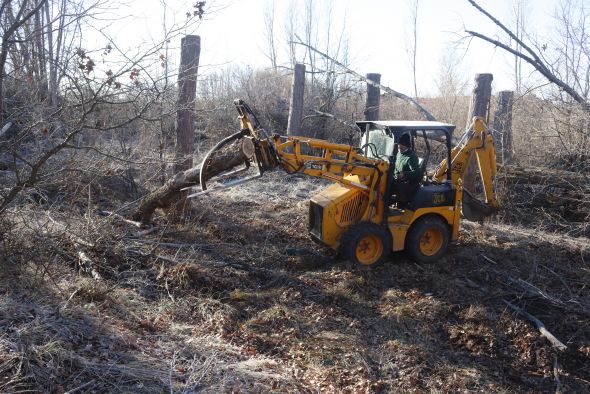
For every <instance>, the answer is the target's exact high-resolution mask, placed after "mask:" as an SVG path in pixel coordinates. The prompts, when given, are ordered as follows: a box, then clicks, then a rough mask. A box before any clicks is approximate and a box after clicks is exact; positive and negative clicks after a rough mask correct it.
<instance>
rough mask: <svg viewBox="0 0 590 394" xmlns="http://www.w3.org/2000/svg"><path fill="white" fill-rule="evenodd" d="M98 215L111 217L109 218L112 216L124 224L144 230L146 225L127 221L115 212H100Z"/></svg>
mask: <svg viewBox="0 0 590 394" xmlns="http://www.w3.org/2000/svg"><path fill="white" fill-rule="evenodd" d="M98 213H99V214H100V215H104V216H109V217H110V216H112V217H115V218H117V219H119V220H121V221H122V222H125V223H127V224H130V225H132V226H135V227H137V228H143V227H144V225H143V224H142V223H141V222H136V221H134V220H129V219H127V218H125V217H123V216H121V215H119V214H118V213H114V212H111V211H98Z"/></svg>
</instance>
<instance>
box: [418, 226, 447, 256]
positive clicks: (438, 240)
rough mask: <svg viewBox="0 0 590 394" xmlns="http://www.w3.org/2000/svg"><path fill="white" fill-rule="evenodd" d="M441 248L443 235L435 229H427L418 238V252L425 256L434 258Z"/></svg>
mask: <svg viewBox="0 0 590 394" xmlns="http://www.w3.org/2000/svg"><path fill="white" fill-rule="evenodd" d="M442 246H443V234H442V232H441V231H440V230H439V229H437V228H429V229H427V230H426V231H425V232H424V234H422V237H420V252H421V253H422V254H423V255H425V256H434V255H435V254H437V253H438V251H439V250H440V248H442Z"/></svg>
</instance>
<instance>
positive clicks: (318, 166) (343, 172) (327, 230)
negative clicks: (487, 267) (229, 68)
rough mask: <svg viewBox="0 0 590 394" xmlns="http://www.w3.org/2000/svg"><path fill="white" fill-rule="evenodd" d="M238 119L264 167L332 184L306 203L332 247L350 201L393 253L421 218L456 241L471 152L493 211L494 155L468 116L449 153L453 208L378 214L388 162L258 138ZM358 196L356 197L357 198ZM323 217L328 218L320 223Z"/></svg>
mask: <svg viewBox="0 0 590 394" xmlns="http://www.w3.org/2000/svg"><path fill="white" fill-rule="evenodd" d="M240 120H241V122H242V128H243V129H248V130H249V131H250V134H251V135H252V136H253V137H254V138H255V140H256V141H255V142H257V143H259V145H258V146H259V147H260V148H261V149H260V150H261V152H260V154H259V156H257V159H258V160H262V161H264V163H263V164H264V165H265V168H266V167H274V166H277V165H278V166H281V167H282V168H283V169H284V170H285V171H286V172H288V173H294V172H298V173H303V174H307V175H309V176H313V177H320V178H324V179H328V180H330V181H333V182H334V183H335V184H334V185H332V186H330V187H328V188H326V189H325V190H323V191H321V192H320V193H319V194H318V195H316V196H314V197H313V198H312V202H313V203H315V204H317V205H320V206H321V207H322V209H323V211H322V212H323V215H324V216H323V217H322V221H323V222H322V234H321V241H322V242H323V243H325V244H326V245H328V246H330V247H332V248H334V249H336V248H338V246H339V244H340V236H341V235H342V233H343V232H344V231H345V230H346V229H347V228H348V227H349V226H350V225H351V224H354V223H351V221H350V217H349V215H347V212H348V213H350V209H351V208H350V204H349V203H350V201H353V200H354V199H356V200H355V201H361V202H360V203H358V202H355V204H357V205H355V206H354V209H358V210H359V212H362V215H360V221H364V222H373V223H376V224H382V223H383V220H384V219H386V223H385V224H386V225H387V227H388V228H389V231H390V233H391V237H392V241H393V242H392V245H393V247H392V249H393V251H401V250H404V247H405V239H406V235H407V233H408V230H409V229H410V227H411V226H412V224H413V223H414V222H415V221H416V220H418V219H419V218H421V217H423V216H425V215H436V216H439V217H441V218H442V219H443V220H444V221H445V222H446V223H447V224H448V225H449V226H450V228H451V239H452V240H457V238H458V236H459V225H460V222H461V208H462V207H461V202H462V199H463V178H464V175H465V170H466V168H467V166H468V165H469V161H470V159H471V157H472V155H473V154H475V155H476V156H477V162H478V166H479V170H480V173H481V177H482V181H483V184H484V191H485V197H486V203H488V204H490V205H491V206H492V207H498V202H497V200H496V196H495V193H494V189H493V177H494V175H495V174H496V151H495V147H494V142H493V138H492V136H491V134H490V133H489V132H488V130H487V128H486V126H485V123H484V120H483V118H480V117H474V118H473V123H472V126H471V127H470V128H469V130H468V131H467V133H466V134H465V135H464V136H463V138H462V140H461V142H460V143H459V144H458V146H456V147H455V148H453V149H452V151H451V181H452V184H453V187H454V188H455V191H456V193H455V201H454V205H453V206H432V207H425V208H419V209H416V210H415V211H412V210H409V209H406V210H398V211H397V212H394V213H388V215H384V212H385V210H389V207H386V206H384V202H383V201H384V199H383V195H384V194H385V193H386V185H387V179H388V173H387V172H388V169H389V162H387V161H384V160H380V159H375V158H368V157H366V156H364V155H363V154H362V152H360V151H358V150H357V149H356V148H355V147H352V146H350V145H345V144H337V143H332V142H328V141H325V140H321V139H315V138H308V137H298V136H288V137H282V136H279V135H274V136H272V137H271V138H268V139H263V138H260V136H259V135H258V131H257V130H254V127H253V126H252V123H251V122H250V120H249V119H248V116H247V115H245V114H244V115H243V116H240ZM446 172H447V160H446V159H445V160H443V161H442V162H441V163H440V165H439V167H438V168H437V171H436V172H435V174H434V176H433V181H435V182H444V181H445V180H446ZM359 195H362V199H361V197H359ZM346 204H349V205H348V206H347V205H346ZM355 212H356V211H355ZM326 217H329V218H331V219H332V220H331V221H329V222H326V221H325V218H326ZM356 217H359V216H356Z"/></svg>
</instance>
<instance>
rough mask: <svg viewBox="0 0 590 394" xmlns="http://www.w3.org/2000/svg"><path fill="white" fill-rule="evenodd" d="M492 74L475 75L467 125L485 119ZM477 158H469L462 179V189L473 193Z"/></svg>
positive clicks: (490, 95)
mask: <svg viewBox="0 0 590 394" xmlns="http://www.w3.org/2000/svg"><path fill="white" fill-rule="evenodd" d="M493 79H494V76H493V75H492V74H476V75H475V86H474V87H473V94H472V95H471V103H470V104H469V117H468V118H467V124H468V125H469V124H471V120H472V119H473V117H474V116H481V117H482V118H486V119H487V114H488V110H489V108H490V98H491V97H492V80H493ZM476 168H477V158H476V157H475V154H474V155H473V156H472V157H471V160H470V161H469V165H468V166H467V170H466V171H465V178H464V179H463V187H464V188H465V189H467V190H468V191H470V192H471V193H472V194H473V193H475V180H476V175H477V173H476Z"/></svg>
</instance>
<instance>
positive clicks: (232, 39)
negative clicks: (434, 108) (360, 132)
mask: <svg viewBox="0 0 590 394" xmlns="http://www.w3.org/2000/svg"><path fill="white" fill-rule="evenodd" d="M133 1H135V3H134V2H133ZM305 1H306V0H274V1H273V0H208V1H207V3H206V5H205V12H206V14H205V17H204V18H203V20H202V21H200V22H199V23H198V24H197V25H196V26H193V27H192V28H191V29H187V30H185V31H184V32H186V33H191V34H198V35H200V36H201V59H200V64H201V71H200V73H202V74H206V73H207V72H212V71H215V70H220V69H223V68H224V67H226V66H230V65H233V66H247V67H252V68H266V67H270V61H269V60H268V58H267V57H265V56H264V52H265V31H264V30H265V29H264V15H265V11H266V10H268V9H270V6H271V5H272V4H274V8H275V30H276V34H275V40H276V42H277V47H278V48H277V49H278V53H279V63H280V64H282V65H284V66H288V65H289V58H288V52H287V48H288V47H287V43H286V41H287V38H286V34H285V33H284V32H285V30H286V27H285V26H286V25H287V24H288V23H289V20H292V19H293V18H297V15H298V14H303V12H304V9H305ZM414 1H415V0H363V1H359V0H314V1H313V4H314V12H313V18H312V20H313V23H314V28H315V30H316V32H317V37H318V42H320V46H321V49H324V47H323V45H324V43H323V41H324V40H325V38H326V37H327V35H328V31H330V37H331V39H332V41H333V40H334V38H335V37H339V36H342V37H343V38H344V41H345V42H347V44H348V54H349V56H348V59H349V62H350V63H349V65H350V68H351V69H353V70H354V71H356V72H358V73H360V74H366V73H369V72H375V73H380V74H381V75H382V76H381V82H382V84H384V85H387V86H389V87H391V88H393V89H395V90H398V91H401V92H403V93H406V94H409V95H413V78H412V67H411V63H410V60H409V59H410V55H409V51H408V49H409V48H410V47H411V43H412V39H411V37H412V22H411V20H412V18H411V15H412V11H411V9H412V5H413V4H414ZM582 1H585V0H582ZM194 2H195V1H193V2H191V3H186V2H180V1H176V0H168V2H167V6H166V21H167V26H168V27H170V26H173V25H174V24H182V23H183V22H184V21H185V20H186V15H185V14H186V12H187V11H190V10H191V4H192V3H194ZM517 2H521V3H524V4H525V9H526V12H525V19H526V24H527V26H529V30H534V32H535V33H536V34H538V35H541V36H542V35H544V34H547V32H549V30H550V28H551V26H552V23H553V20H552V15H553V14H554V10H555V9H556V6H557V5H558V3H559V1H558V0H534V1H533V0H528V1H527V0H493V1H491V0H480V1H479V3H480V5H481V6H483V7H484V8H486V10H488V11H489V12H490V13H492V14H493V15H494V16H496V17H497V18H499V19H500V20H501V21H503V22H504V23H505V24H506V25H508V26H514V24H515V11H514V10H515V4H516V3H517ZM131 4H132V9H133V18H132V20H131V21H129V20H126V21H125V23H124V24H122V25H119V27H118V29H119V33H120V34H118V36H119V37H125V39H126V40H127V41H128V45H129V47H130V48H135V47H136V46H137V45H139V44H138V43H136V42H135V41H134V40H149V39H153V40H157V39H158V38H161V36H162V31H163V23H162V21H163V20H164V17H163V15H164V12H163V10H164V6H163V3H162V1H160V0H132V3H131ZM290 4H293V6H291V7H290ZM330 5H331V13H329V12H328V10H329V8H330ZM329 16H331V19H330V22H329V21H328V18H329ZM301 19H302V17H301V16H299V20H301ZM328 26H332V29H331V30H329V29H328ZM113 28H115V29H116V28H117V26H113ZM465 29H471V30H476V31H478V32H481V33H484V34H488V35H490V36H496V35H497V34H498V29H497V28H496V27H495V26H494V25H493V23H491V22H490V21H489V20H487V19H486V18H485V17H483V16H482V15H481V14H480V13H479V12H478V11H477V10H476V9H475V8H474V7H473V6H471V5H470V4H469V3H468V1H467V0H419V5H418V21H417V62H416V63H417V75H418V78H417V80H418V81H417V85H418V92H419V95H436V93H437V88H436V80H437V77H438V74H439V73H440V70H441V62H443V58H444V57H445V56H446V57H447V58H449V57H450V58H452V59H454V61H455V62H456V63H457V64H456V67H455V68H456V69H457V70H458V74H460V75H461V76H462V77H463V78H466V79H467V80H468V81H472V80H473V77H474V75H475V74H476V73H482V72H488V73H492V74H493V75H494V83H493V88H494V90H495V91H500V90H512V89H514V77H513V67H514V60H513V57H509V56H507V55H506V54H505V53H504V52H503V51H502V50H499V49H497V48H494V47H493V46H492V45H489V44H486V43H483V42H480V41H479V40H477V39H473V40H467V39H464V38H462V37H464V36H465V33H464V30H465ZM129 33H132V34H129ZM176 41H179V38H177V39H176ZM175 47H177V45H175V44H174V43H171V50H172V52H171V53H170V56H175V57H178V56H179V55H177V54H176V53H175V52H174V48H175ZM530 71H531V70H527V69H525V74H526V75H528V74H527V73H529V72H530ZM537 78H538V76H537ZM470 86H471V83H469V87H468V89H470Z"/></svg>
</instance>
